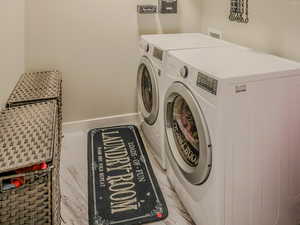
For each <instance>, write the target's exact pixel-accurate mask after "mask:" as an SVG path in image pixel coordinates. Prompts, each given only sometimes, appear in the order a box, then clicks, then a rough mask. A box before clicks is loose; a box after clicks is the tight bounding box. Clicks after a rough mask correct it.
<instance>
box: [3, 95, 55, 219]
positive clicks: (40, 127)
mask: <svg viewBox="0 0 300 225" xmlns="http://www.w3.org/2000/svg"><path fill="white" fill-rule="evenodd" d="M60 134H61V122H60V120H59V115H58V103H57V100H49V101H45V102H39V103H35V104H29V105H22V106H16V107H12V108H8V109H5V110H4V111H2V112H1V114H0V224H7V225H11V224H14V225H23V224H24V225H44V224H45V225H47V224H49V225H59V224H60V223H61V221H60V199H61V197H60V184H59V168H60V152H61V151H60V150H61V135H60ZM42 162H47V164H48V168H49V169H47V170H40V171H35V172H28V173H26V174H17V175H16V174H15V172H16V170H17V169H20V168H26V167H30V166H32V165H38V164H40V163H42ZM11 174H15V175H11ZM15 177H23V179H24V180H25V183H24V184H23V185H22V186H21V187H19V188H16V189H11V190H6V191H4V189H3V181H5V180H10V179H13V178H15Z"/></svg>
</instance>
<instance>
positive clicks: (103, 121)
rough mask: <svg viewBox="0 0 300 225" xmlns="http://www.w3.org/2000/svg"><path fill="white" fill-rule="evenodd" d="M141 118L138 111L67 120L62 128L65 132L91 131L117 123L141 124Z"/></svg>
mask: <svg viewBox="0 0 300 225" xmlns="http://www.w3.org/2000/svg"><path fill="white" fill-rule="evenodd" d="M139 118H140V117H139V114H138V113H129V114H121V115H114V116H108V117H101V118H94V119H87V120H79V121H72V122H67V123H63V127H62V128H63V132H64V133H66V132H76V131H89V130H91V129H94V128H100V127H109V126H115V125H125V124H133V125H139V124H140V122H139V121H140V119H139Z"/></svg>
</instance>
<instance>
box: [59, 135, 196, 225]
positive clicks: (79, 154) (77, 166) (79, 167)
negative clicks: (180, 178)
mask: <svg viewBox="0 0 300 225" xmlns="http://www.w3.org/2000/svg"><path fill="white" fill-rule="evenodd" d="M87 132H88V130H78V131H72V132H66V133H64V141H63V149H62V158H61V190H62V219H63V221H62V224H67V225H88V189H87V182H88V181H87V179H88V178H87V172H88V171H87ZM144 143H145V145H146V148H147V151H148V154H149V158H150V160H151V164H152V167H153V170H154V173H155V175H156V177H157V180H158V183H159V185H160V187H161V189H162V192H163V194H164V197H165V200H166V202H167V205H168V209H169V216H168V218H167V219H166V220H164V221H160V222H156V223H151V224H150V225H193V224H194V222H193V221H192V219H191V218H190V216H189V214H188V213H187V212H186V210H185V208H184V207H183V206H182V204H181V203H180V201H179V200H178V197H177V194H176V193H175V192H174V190H173V189H172V187H171V186H170V184H169V181H168V179H167V176H166V174H165V172H164V171H163V170H162V169H161V168H160V166H159V165H158V163H157V162H156V160H155V159H154V158H153V155H152V154H151V150H149V146H148V144H147V143H146V142H145V140H144Z"/></svg>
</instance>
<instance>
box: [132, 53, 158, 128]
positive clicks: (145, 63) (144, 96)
mask: <svg viewBox="0 0 300 225" xmlns="http://www.w3.org/2000/svg"><path fill="white" fill-rule="evenodd" d="M156 76H157V75H156V70H155V69H154V67H153V65H152V62H151V60H150V59H148V58H147V57H142V59H141V61H140V65H139V68H138V74H137V78H138V79H137V88H138V98H139V104H140V107H141V113H142V116H143V118H144V120H145V122H147V123H148V124H149V125H153V124H154V123H155V122H156V119H157V116H158V110H159V107H158V106H159V99H158V97H159V93H158V84H157V78H156Z"/></svg>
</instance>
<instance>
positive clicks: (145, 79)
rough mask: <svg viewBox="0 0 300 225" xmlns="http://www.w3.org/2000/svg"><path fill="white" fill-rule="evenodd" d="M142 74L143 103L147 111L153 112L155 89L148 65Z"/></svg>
mask: <svg viewBox="0 0 300 225" xmlns="http://www.w3.org/2000/svg"><path fill="white" fill-rule="evenodd" d="M141 76H142V81H141V92H142V98H143V104H144V107H145V109H146V110H147V112H148V113H151V111H152V107H153V89H152V82H151V77H150V74H149V71H148V69H147V67H145V66H144V68H143V72H142V75H141Z"/></svg>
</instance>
